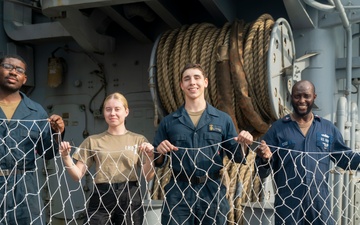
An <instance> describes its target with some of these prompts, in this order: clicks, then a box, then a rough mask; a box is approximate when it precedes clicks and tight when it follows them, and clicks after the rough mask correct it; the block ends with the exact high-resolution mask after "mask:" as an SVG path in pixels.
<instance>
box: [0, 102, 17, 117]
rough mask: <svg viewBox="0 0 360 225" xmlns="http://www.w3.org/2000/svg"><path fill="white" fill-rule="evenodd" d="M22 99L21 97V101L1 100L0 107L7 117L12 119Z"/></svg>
mask: <svg viewBox="0 0 360 225" xmlns="http://www.w3.org/2000/svg"><path fill="white" fill-rule="evenodd" d="M20 101H21V99H19V101H16V102H11V103H3V102H0V108H1V109H2V111H3V112H4V114H5V116H6V119H11V118H12V116H13V115H14V112H15V110H16V108H17V107H18V105H19V103H20Z"/></svg>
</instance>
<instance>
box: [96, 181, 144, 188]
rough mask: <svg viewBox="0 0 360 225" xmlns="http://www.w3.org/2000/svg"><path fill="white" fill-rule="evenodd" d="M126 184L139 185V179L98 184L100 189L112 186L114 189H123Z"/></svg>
mask: <svg viewBox="0 0 360 225" xmlns="http://www.w3.org/2000/svg"><path fill="white" fill-rule="evenodd" d="M126 185H129V186H130V187H132V186H138V182H137V181H125V182H121V183H97V184H96V186H97V187H98V188H99V190H109V188H110V187H112V188H113V189H114V190H118V189H121V188H123V187H125V186H126Z"/></svg>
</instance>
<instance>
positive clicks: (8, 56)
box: [0, 55, 27, 69]
mask: <svg viewBox="0 0 360 225" xmlns="http://www.w3.org/2000/svg"><path fill="white" fill-rule="evenodd" d="M10 58H13V59H18V60H20V61H21V62H22V63H24V65H25V67H27V64H26V62H25V60H24V59H23V58H22V57H21V56H19V55H5V56H3V57H2V58H0V63H3V62H4V61H5V59H10ZM25 69H26V68H25Z"/></svg>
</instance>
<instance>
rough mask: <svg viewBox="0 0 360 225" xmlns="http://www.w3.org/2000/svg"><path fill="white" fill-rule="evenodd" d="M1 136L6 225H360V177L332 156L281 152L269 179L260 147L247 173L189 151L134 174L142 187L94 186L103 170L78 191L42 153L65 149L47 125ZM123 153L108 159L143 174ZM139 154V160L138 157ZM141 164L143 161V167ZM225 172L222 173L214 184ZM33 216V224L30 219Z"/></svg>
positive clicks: (0, 210) (7, 125) (22, 124)
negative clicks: (147, 175) (93, 224)
mask: <svg viewBox="0 0 360 225" xmlns="http://www.w3.org/2000/svg"><path fill="white" fill-rule="evenodd" d="M0 131H1V137H0V138H1V140H0V168H1V171H0V224H1V225H2V224H84V221H85V224H89V223H88V222H89V221H91V220H92V219H94V218H95V217H97V216H98V215H99V214H101V215H102V216H103V218H105V219H104V222H103V224H136V223H135V221H137V223H138V224H151V225H156V224H161V220H162V219H163V224H275V221H276V222H277V224H316V225H318V224H348V225H358V224H359V221H360V204H359V201H360V185H359V176H358V174H357V172H356V171H345V170H342V169H339V168H338V167H336V162H335V163H330V159H331V157H332V156H331V155H329V154H328V153H316V152H315V151H314V152H306V153H305V152H300V151H298V150H291V149H281V148H277V150H276V151H275V152H274V153H273V154H274V156H275V155H278V156H280V157H281V158H282V159H285V160H284V161H281V160H279V161H280V163H279V165H278V166H277V167H273V169H272V170H270V171H271V172H270V175H269V176H268V177H267V178H263V179H262V178H260V177H259V174H258V173H259V171H260V170H261V168H260V169H259V170H257V169H256V167H255V153H254V151H255V150H256V147H257V146H256V145H257V144H258V143H255V144H254V145H253V146H255V147H253V149H252V150H253V151H250V153H249V154H248V156H247V158H246V164H245V162H243V163H235V162H233V160H232V159H231V158H230V157H225V158H224V159H223V163H217V161H218V160H217V159H218V157H219V156H221V155H223V154H224V153H225V152H227V151H228V150H227V149H224V148H223V147H222V144H223V143H218V144H216V145H212V146H205V147H202V148H197V149H184V148H180V149H179V151H177V152H174V153H171V154H170V155H168V156H167V157H168V163H167V164H166V165H165V166H164V167H163V168H158V169H157V170H156V174H155V177H154V178H153V179H152V180H151V181H150V182H146V181H145V179H144V175H143V174H141V169H140V168H139V166H134V168H133V171H131V172H135V173H136V174H137V176H136V179H137V180H138V182H137V183H133V182H128V181H127V182H125V183H121V184H118V183H115V184H113V183H111V184H110V183H107V184H106V183H104V184H102V185H94V178H95V176H96V175H97V174H98V173H102V172H103V171H102V170H101V168H102V166H104V165H99V170H98V171H96V170H95V168H94V167H91V168H88V170H87V173H86V175H85V176H84V177H83V179H81V181H80V182H75V181H73V180H72V179H71V178H70V177H69V175H68V172H67V169H66V168H65V167H64V166H63V162H62V159H61V157H60V156H59V155H56V156H55V157H54V158H53V159H51V160H46V159H45V157H41V156H39V154H36V153H41V152H39V149H40V148H41V149H43V151H44V154H46V153H47V152H54V151H55V149H56V145H57V142H56V141H55V140H54V139H53V134H51V129H50V126H49V124H48V123H47V122H46V121H11V122H10V121H1V122H0ZM49 143H50V144H49ZM25 146H26V147H27V148H25ZM72 149H73V151H72V153H73V152H74V151H90V152H91V151H93V150H90V149H78V148H77V146H72ZM239 149H240V147H239ZM102 151H103V152H102V154H104V153H105V154H106V151H104V150H102ZM115 151H118V152H119V153H122V152H124V154H120V156H119V158H111V155H112V154H111V153H110V150H109V155H108V157H109V158H108V159H109V160H112V161H113V162H114V163H115V164H116V163H120V162H124V161H126V162H127V163H133V164H134V165H136V162H135V161H133V160H134V157H129V154H128V152H127V153H125V151H129V150H126V149H117V150H115ZM210 152H213V153H211V154H209V153H210ZM112 153H113V151H112ZM133 154H134V155H135V156H136V154H138V153H137V152H136V151H133ZM89 155H91V154H89ZM224 155H225V154H224ZM138 156H139V155H138ZM142 157H144V156H142V155H140V156H139V158H140V159H141V161H142ZM343 157H347V156H346V155H345V154H344V156H343ZM354 157H359V155H358V154H356V155H355V156H354ZM135 158H136V157H135ZM289 159H290V161H289ZM84 160H85V159H84ZM349 160H358V159H356V158H353V159H352V158H350V159H349ZM289 162H291V163H290V164H289ZM31 165H33V167H31ZM266 166H268V165H263V166H262V167H264V168H265V167H266ZM119 168H120V167H118V168H113V171H112V173H113V174H117V173H120V174H123V175H124V176H125V177H126V176H127V175H128V174H127V173H124V172H123V171H121V170H120V169H119ZM324 168H326V170H324ZM218 170H220V173H218V174H215V171H218ZM174 171H177V174H175V173H174ZM200 175H201V176H200ZM275 180H276V181H277V182H274V181H275ZM225 187H226V188H225ZM89 206H92V211H89ZM29 214H30V219H29V220H26V219H24V218H25V215H29ZM123 217H124V218H123ZM116 221H117V222H116ZM165 221H167V222H165ZM98 224H100V223H98Z"/></svg>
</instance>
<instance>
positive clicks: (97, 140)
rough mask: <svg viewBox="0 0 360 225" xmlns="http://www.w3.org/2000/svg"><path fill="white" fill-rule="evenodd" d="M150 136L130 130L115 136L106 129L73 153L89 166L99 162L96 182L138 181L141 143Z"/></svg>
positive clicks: (88, 139)
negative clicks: (146, 136)
mask: <svg viewBox="0 0 360 225" xmlns="http://www.w3.org/2000/svg"><path fill="white" fill-rule="evenodd" d="M144 142H148V141H147V139H146V138H145V137H144V136H143V135H140V134H136V133H133V132H131V131H127V132H126V133H125V134H123V135H112V134H110V133H108V132H107V131H105V132H103V133H100V134H96V135H91V136H89V137H87V138H86V139H85V140H84V141H83V142H82V143H81V145H80V146H79V148H78V149H77V151H76V152H75V153H74V154H73V158H74V159H76V160H79V161H82V162H83V163H85V164H86V165H87V166H88V168H90V167H91V166H92V165H93V163H95V164H96V175H95V179H94V182H95V183H109V182H111V183H121V182H125V181H128V180H129V181H137V180H138V175H139V174H140V173H139V171H140V168H141V165H142V162H141V159H142V158H141V156H140V154H141V153H140V152H139V149H138V146H139V145H141V144H142V143H144Z"/></svg>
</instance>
